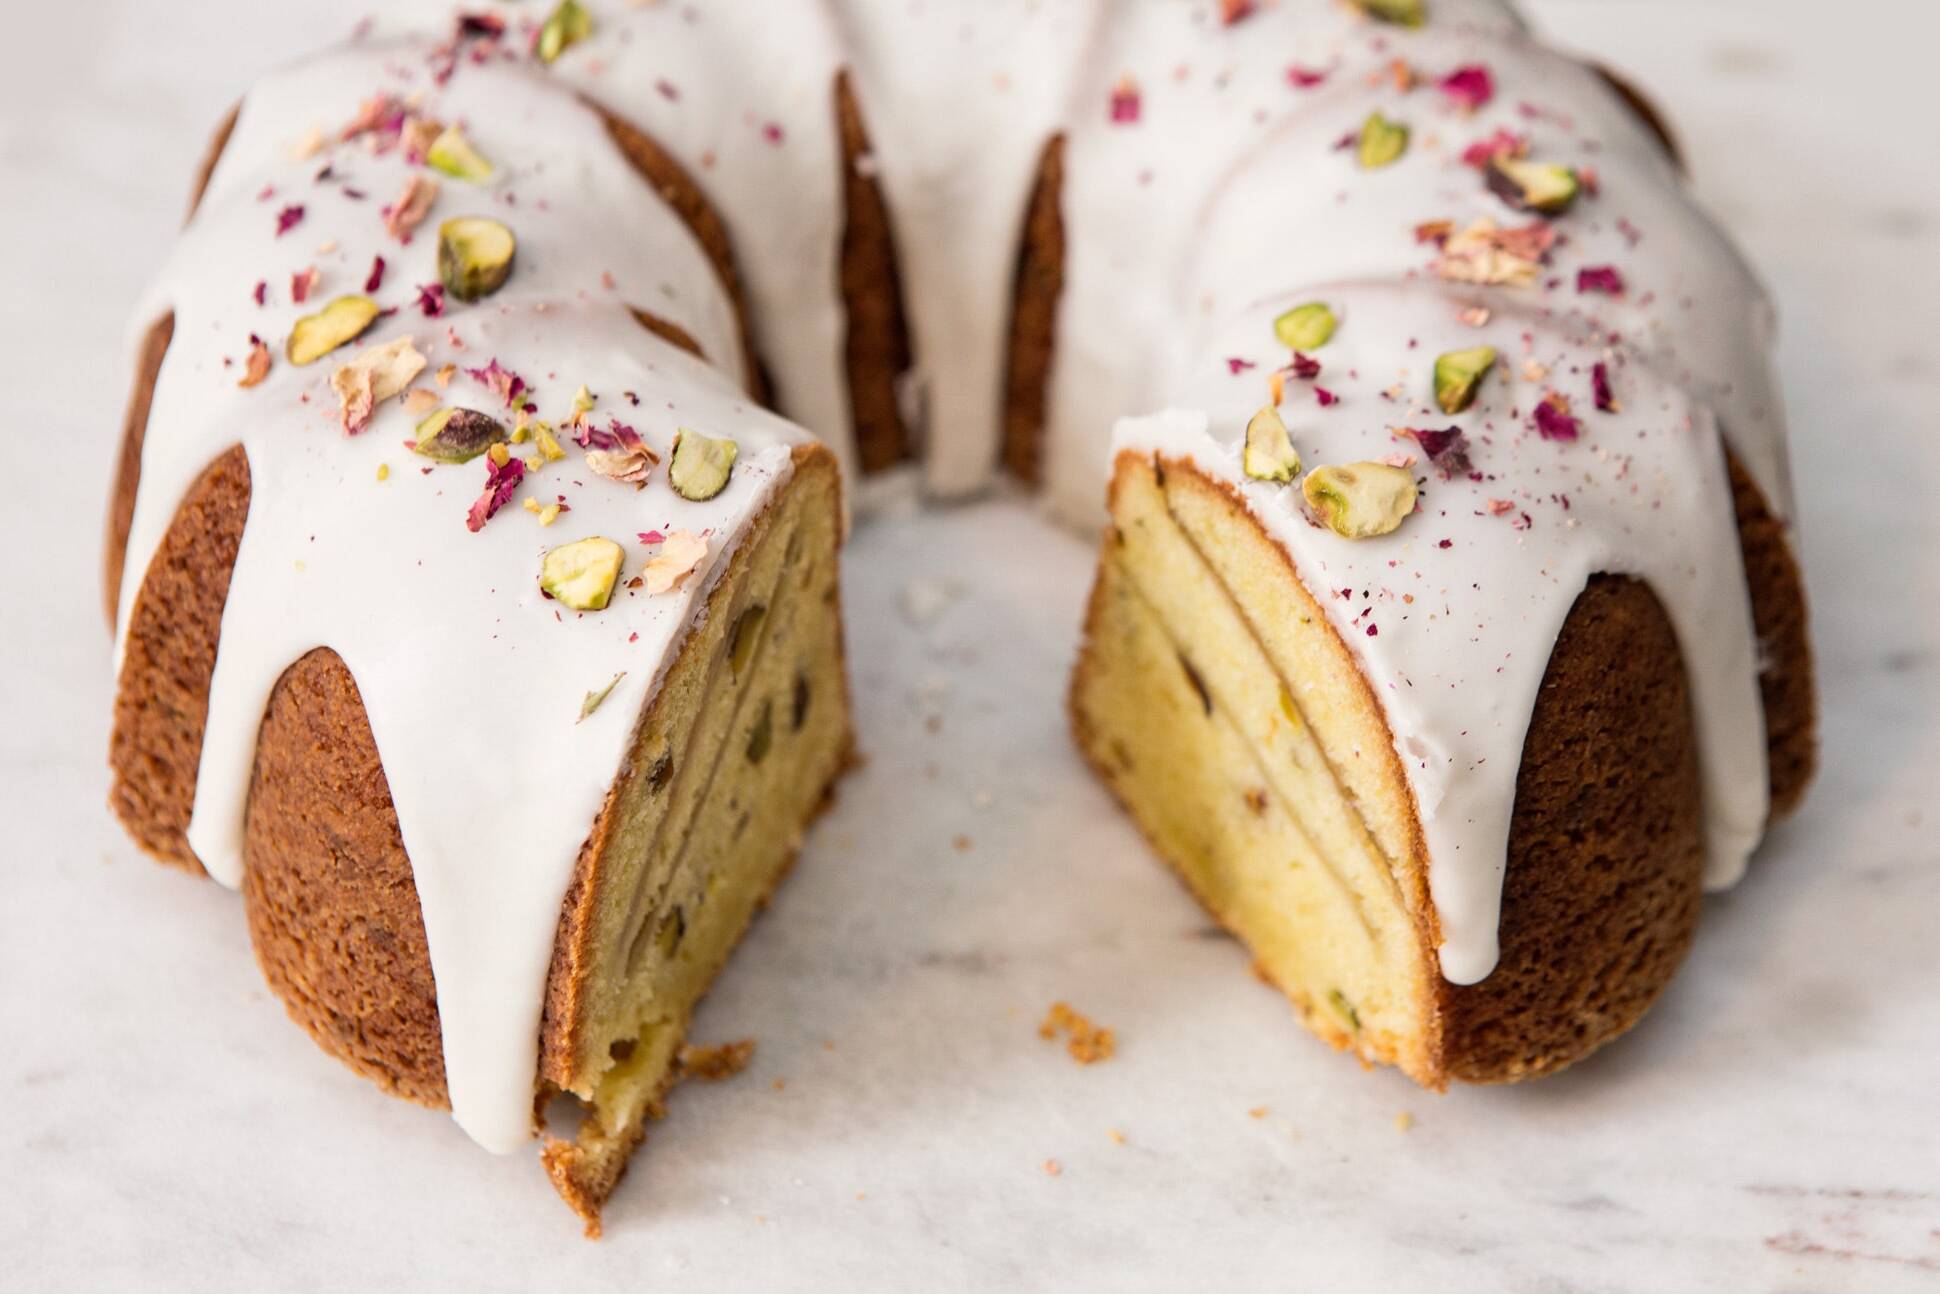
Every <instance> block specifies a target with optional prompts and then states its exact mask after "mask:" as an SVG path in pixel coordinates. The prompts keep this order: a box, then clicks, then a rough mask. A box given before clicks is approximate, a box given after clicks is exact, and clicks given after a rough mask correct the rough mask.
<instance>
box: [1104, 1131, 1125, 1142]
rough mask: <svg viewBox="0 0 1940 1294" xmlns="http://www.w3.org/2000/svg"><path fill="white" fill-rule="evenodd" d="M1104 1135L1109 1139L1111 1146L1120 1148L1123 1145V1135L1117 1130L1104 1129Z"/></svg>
mask: <svg viewBox="0 0 1940 1294" xmlns="http://www.w3.org/2000/svg"><path fill="white" fill-rule="evenodd" d="M1105 1135H1106V1136H1107V1137H1110V1138H1111V1144H1112V1145H1114V1146H1122V1145H1124V1144H1125V1134H1124V1133H1122V1132H1120V1131H1119V1130H1118V1129H1117V1128H1106V1129H1105Z"/></svg>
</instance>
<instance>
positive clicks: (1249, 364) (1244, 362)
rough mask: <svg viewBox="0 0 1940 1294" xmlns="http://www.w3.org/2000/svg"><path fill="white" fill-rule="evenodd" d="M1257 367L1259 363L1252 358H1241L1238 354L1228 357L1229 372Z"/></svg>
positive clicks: (1239, 371) (1238, 371) (1227, 366)
mask: <svg viewBox="0 0 1940 1294" xmlns="http://www.w3.org/2000/svg"><path fill="white" fill-rule="evenodd" d="M1257 367H1258V365H1256V364H1254V363H1253V361H1252V360H1250V359H1241V358H1240V357H1239V356H1237V355H1231V356H1228V357H1227V359H1226V371H1227V372H1228V373H1244V372H1245V371H1246V370H1247V369H1249V368H1257Z"/></svg>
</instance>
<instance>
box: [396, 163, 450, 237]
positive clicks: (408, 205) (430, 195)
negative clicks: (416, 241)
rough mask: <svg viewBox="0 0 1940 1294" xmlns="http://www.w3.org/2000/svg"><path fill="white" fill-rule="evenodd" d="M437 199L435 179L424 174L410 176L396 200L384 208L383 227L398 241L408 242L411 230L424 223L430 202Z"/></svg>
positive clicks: (429, 208)
mask: <svg viewBox="0 0 1940 1294" xmlns="http://www.w3.org/2000/svg"><path fill="white" fill-rule="evenodd" d="M437 200H438V182H437V181H436V180H434V179H432V178H430V177H429V176H425V175H413V176H411V177H410V178H408V179H406V180H405V181H404V191H403V192H402V193H399V194H398V195H397V201H395V202H393V203H392V204H391V205H390V206H388V207H386V208H384V228H385V229H386V230H387V231H389V233H390V235H391V237H393V238H395V239H397V240H398V241H399V242H401V243H408V242H410V241H411V231H412V230H414V229H416V228H417V227H418V226H419V225H421V224H423V223H424V218H425V217H426V216H428V215H430V214H431V204H432V203H434V202H436V201H437Z"/></svg>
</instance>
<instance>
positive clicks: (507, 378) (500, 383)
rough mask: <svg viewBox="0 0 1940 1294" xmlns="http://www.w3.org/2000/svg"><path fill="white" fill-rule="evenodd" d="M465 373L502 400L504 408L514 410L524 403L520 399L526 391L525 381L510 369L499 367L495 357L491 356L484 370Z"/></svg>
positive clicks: (472, 370)
mask: <svg viewBox="0 0 1940 1294" xmlns="http://www.w3.org/2000/svg"><path fill="white" fill-rule="evenodd" d="M465 372H466V373H467V374H469V375H470V376H471V378H472V380H473V381H475V382H478V383H480V384H482V385H483V386H485V387H486V388H487V389H489V390H490V391H491V392H492V394H493V395H496V396H497V397H498V398H499V399H501V400H503V401H504V402H505V407H506V408H508V409H516V408H518V407H519V406H520V405H522V404H524V403H525V401H524V400H523V399H522V398H521V397H522V396H524V395H525V393H526V391H527V389H528V388H527V387H526V384H525V379H524V378H522V377H520V376H519V375H518V374H517V373H514V372H513V371H512V370H511V369H508V368H504V367H502V366H500V364H499V362H498V357H497V356H493V357H492V361H491V362H490V363H489V364H487V365H486V366H485V367H484V368H468V369H466V370H465Z"/></svg>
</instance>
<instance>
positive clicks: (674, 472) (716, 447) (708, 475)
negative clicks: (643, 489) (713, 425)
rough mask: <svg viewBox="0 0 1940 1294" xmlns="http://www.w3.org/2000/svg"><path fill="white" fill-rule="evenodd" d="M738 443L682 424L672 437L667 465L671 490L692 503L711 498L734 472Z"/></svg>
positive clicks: (721, 488) (738, 450) (725, 485)
mask: <svg viewBox="0 0 1940 1294" xmlns="http://www.w3.org/2000/svg"><path fill="white" fill-rule="evenodd" d="M739 452H740V447H739V446H738V445H736V444H735V443H734V442H733V441H731V440H725V439H719V438H716V437H714V436H703V435H701V434H700V433H699V432H698V431H692V430H689V429H688V428H686V427H682V428H681V429H680V431H679V434H677V435H676V436H675V437H674V457H673V461H672V462H671V463H669V464H668V465H667V480H668V481H669V482H671V483H672V484H673V487H674V493H675V494H678V495H679V496H680V497H681V498H683V499H691V500H693V501H694V502H695V503H700V502H702V501H703V500H706V499H711V498H713V497H714V496H715V495H717V494H719V493H720V492H721V491H722V490H725V489H726V488H727V483H728V477H729V476H731V475H733V473H734V459H735V455H736V454H738V453H739Z"/></svg>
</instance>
